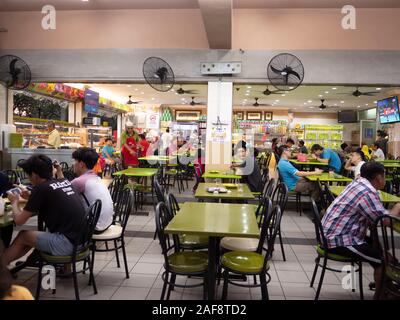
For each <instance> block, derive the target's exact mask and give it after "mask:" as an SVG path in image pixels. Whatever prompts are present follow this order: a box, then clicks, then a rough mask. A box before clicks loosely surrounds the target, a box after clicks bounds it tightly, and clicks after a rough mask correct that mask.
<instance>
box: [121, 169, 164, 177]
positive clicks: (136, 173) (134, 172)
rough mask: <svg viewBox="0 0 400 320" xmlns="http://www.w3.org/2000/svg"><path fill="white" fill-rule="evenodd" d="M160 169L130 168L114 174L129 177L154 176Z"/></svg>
mask: <svg viewBox="0 0 400 320" xmlns="http://www.w3.org/2000/svg"><path fill="white" fill-rule="evenodd" d="M157 171H158V169H153V168H129V169H125V170H122V171H118V172H115V173H114V176H121V175H123V174H124V175H126V176H127V177H152V176H154V175H155V174H156V173H157Z"/></svg>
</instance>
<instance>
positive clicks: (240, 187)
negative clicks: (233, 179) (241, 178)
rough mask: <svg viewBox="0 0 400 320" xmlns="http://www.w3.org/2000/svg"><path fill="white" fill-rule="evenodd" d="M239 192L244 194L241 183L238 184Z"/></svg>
mask: <svg viewBox="0 0 400 320" xmlns="http://www.w3.org/2000/svg"><path fill="white" fill-rule="evenodd" d="M238 192H243V186H242V184H241V183H239V184H238Z"/></svg>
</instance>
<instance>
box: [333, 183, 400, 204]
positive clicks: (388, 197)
mask: <svg viewBox="0 0 400 320" xmlns="http://www.w3.org/2000/svg"><path fill="white" fill-rule="evenodd" d="M345 188H346V187H345V186H330V187H329V190H331V192H332V194H333V195H335V196H338V195H339V194H341V193H342V192H343V190H344V189H345ZM379 197H380V199H381V202H382V203H397V202H400V198H399V197H397V196H394V195H392V194H389V193H386V192H383V191H379Z"/></svg>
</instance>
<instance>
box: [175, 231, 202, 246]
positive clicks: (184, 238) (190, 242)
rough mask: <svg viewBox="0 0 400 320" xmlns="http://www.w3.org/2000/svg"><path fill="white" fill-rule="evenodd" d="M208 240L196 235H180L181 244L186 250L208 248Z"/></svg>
mask: <svg viewBox="0 0 400 320" xmlns="http://www.w3.org/2000/svg"><path fill="white" fill-rule="evenodd" d="M208 240H209V237H208V236H199V235H195V234H182V235H179V243H180V245H181V246H182V247H184V248H190V247H193V248H195V247H207V246H208Z"/></svg>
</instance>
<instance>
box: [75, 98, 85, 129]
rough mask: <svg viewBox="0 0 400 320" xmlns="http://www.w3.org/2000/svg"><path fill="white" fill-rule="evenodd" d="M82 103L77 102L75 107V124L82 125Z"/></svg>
mask: <svg viewBox="0 0 400 320" xmlns="http://www.w3.org/2000/svg"><path fill="white" fill-rule="evenodd" d="M82 109H83V103H82V102H77V103H76V107H75V124H78V122H79V124H80V125H82V117H83V114H82V113H83V111H82Z"/></svg>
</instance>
